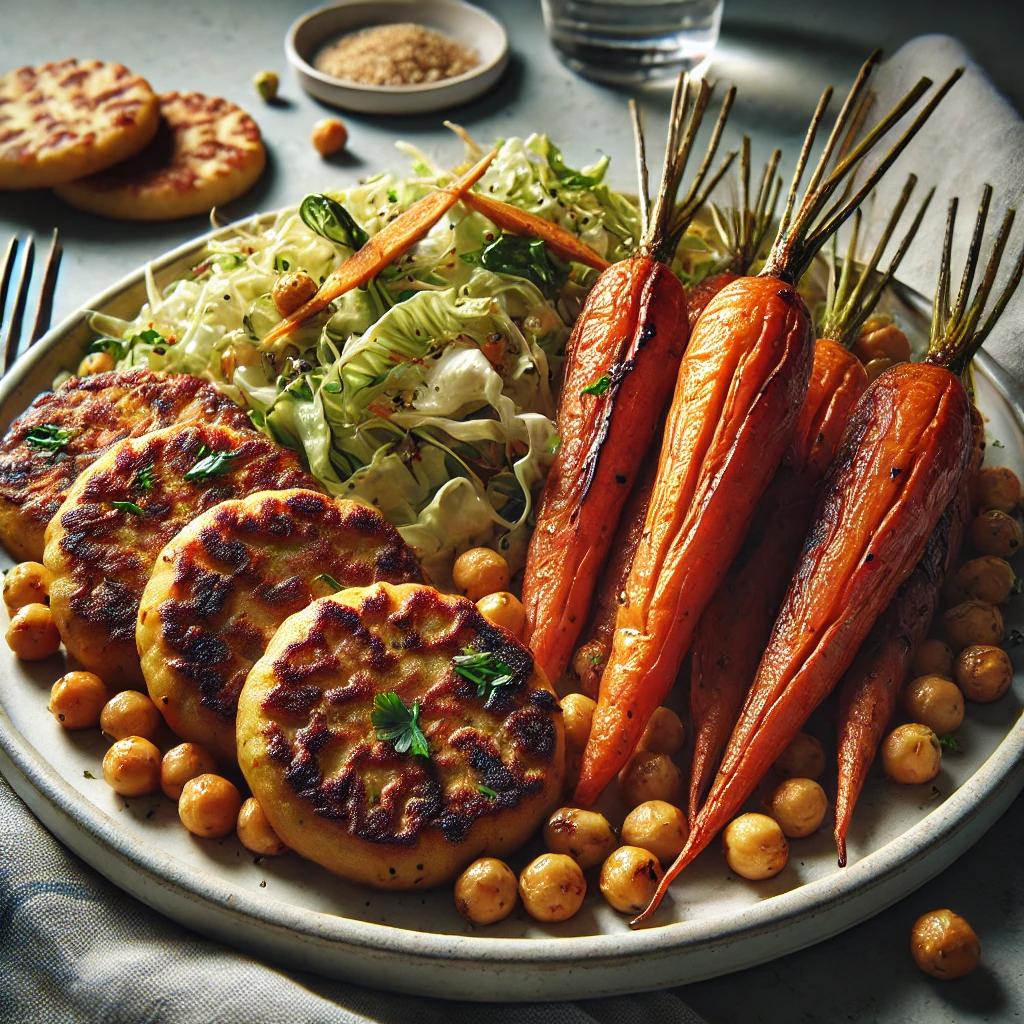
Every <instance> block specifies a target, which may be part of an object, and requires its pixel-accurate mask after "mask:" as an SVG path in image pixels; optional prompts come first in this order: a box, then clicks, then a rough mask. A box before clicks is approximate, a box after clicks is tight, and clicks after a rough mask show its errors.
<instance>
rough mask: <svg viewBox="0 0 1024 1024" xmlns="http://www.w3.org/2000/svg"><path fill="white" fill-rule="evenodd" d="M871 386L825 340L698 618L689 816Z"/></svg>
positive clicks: (713, 765)
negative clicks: (769, 471)
mask: <svg viewBox="0 0 1024 1024" xmlns="http://www.w3.org/2000/svg"><path fill="white" fill-rule="evenodd" d="M867 384H868V379H867V375H866V374H865V373H864V369H863V367H862V366H861V364H860V362H859V361H858V360H857V359H856V358H855V357H854V356H852V355H851V354H850V353H849V352H847V351H846V349H844V348H842V347H841V346H839V345H837V344H836V343H835V342H833V341H828V340H821V341H819V342H818V343H817V345H816V346H815V351H814V367H813V369H812V371H811V384H810V387H809V388H808V390H807V397H806V398H805V400H804V403H803V407H802V408H801V410H800V416H799V419H798V421H797V429H796V434H795V436H794V439H793V444H792V445H791V448H790V451H789V452H788V454H787V459H786V462H784V463H783V465H782V466H780V467H779V469H778V472H777V473H776V474H775V478H774V479H773V480H772V482H771V484H770V485H769V487H768V490H767V491H765V493H764V495H763V496H762V498H761V501H760V503H759V504H758V508H757V511H756V513H755V515H754V524H753V526H752V527H751V530H750V533H749V534H748V535H747V537H746V539H745V540H744V542H743V547H742V548H741V549H740V554H739V556H738V557H737V559H736V561H735V562H734V563H733V564H732V566H730V568H729V572H728V575H727V576H726V577H725V579H724V580H723V582H722V584H721V585H720V586H719V588H718V590H717V591H716V592H715V596H714V598H713V599H712V601H711V603H710V604H709V605H708V607H707V609H706V610H705V611H704V614H703V615H702V616H701V618H700V624H699V626H698V627H697V632H696V634H695V636H694V641H693V668H692V673H691V677H690V678H691V683H690V715H691V718H692V721H693V743H694V751H693V768H692V770H691V773H690V806H689V811H690V818H691V819H692V818H694V817H695V816H696V814H697V811H698V810H699V807H700V801H701V799H702V798H703V796H704V793H705V792H706V791H707V787H708V784H709V783H710V781H711V776H712V774H713V773H714V771H715V769H716V768H717V767H718V760H719V758H720V757H721V755H722V751H723V750H724V749H725V744H726V741H727V740H728V738H729V734H730V733H731V732H732V729H733V726H734V725H735V724H736V719H737V717H738V716H739V712H740V708H741V707H742V706H743V699H744V697H746V695H747V690H748V689H749V688H750V684H751V683H752V682H753V680H754V675H755V673H756V672H757V666H758V662H759V661H760V660H761V654H762V652H763V651H764V648H765V644H766V643H767V641H768V636H769V634H770V633H771V628H772V623H773V622H774V621H775V615H776V613H777V612H778V610H779V605H780V604H781V603H782V598H783V596H784V595H785V593H786V587H787V586H788V584H789V580H790V576H791V575H792V572H793V566H794V565H795V564H796V560H797V556H798V555H799V553H800V546H801V545H802V544H803V540H804V536H805V535H806V533H807V528H808V527H809V526H810V523H811V518H812V516H813V515H814V506H815V502H816V500H817V494H818V487H819V484H820V482H821V478H822V476H823V475H824V473H825V471H826V470H827V469H828V466H829V464H830V463H831V461H832V456H833V453H834V452H835V449H836V446H837V445H838V443H839V439H840V437H841V435H842V432H843V429H844V427H845V426H846V420H847V417H848V416H849V414H850V411H851V410H852V409H853V406H854V405H855V403H856V402H857V399H859V398H860V396H861V395H862V394H863V393H864V390H865V389H866V388H867Z"/></svg>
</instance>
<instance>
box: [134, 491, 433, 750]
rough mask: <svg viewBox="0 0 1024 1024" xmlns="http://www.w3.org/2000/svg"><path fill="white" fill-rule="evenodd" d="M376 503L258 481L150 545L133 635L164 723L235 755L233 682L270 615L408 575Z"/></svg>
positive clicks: (406, 579)
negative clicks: (261, 486)
mask: <svg viewBox="0 0 1024 1024" xmlns="http://www.w3.org/2000/svg"><path fill="white" fill-rule="evenodd" d="M422 579H423V576H422V573H421V572H420V568H419V566H418V564H417V563H416V559H415V556H414V555H413V553H412V551H411V550H410V548H409V547H408V546H407V545H406V544H405V542H404V541H403V540H402V538H401V536H400V535H399V533H398V531H397V530H396V529H395V528H394V527H393V526H391V524H390V523H388V522H387V521H386V520H385V519H384V518H383V517H382V516H381V515H380V513H379V512H377V511H375V510H374V509H372V508H367V507H366V506H365V505H359V504H357V503H356V502H353V501H345V500H340V499H339V500H336V499H334V498H331V497H329V496H328V495H325V494H320V493H318V492H316V491H308V490H291V491H261V492H259V493H257V494H252V495H249V497H247V498H241V499H238V500H234V501H225V502H221V504H219V505H217V506H215V507H214V508H212V509H210V510H209V511H207V512H204V513H203V514H202V515H201V516H198V517H197V518H196V519H193V520H192V522H191V523H189V524H188V525H187V526H186V527H185V528H184V529H183V530H182V531H181V532H180V533H179V534H178V535H177V536H176V537H175V538H174V539H173V540H172V541H171V542H170V544H168V545H167V547H166V548H164V550H163V551H162V552H161V553H160V556H159V557H158V558H157V560H156V565H155V566H154V569H153V575H152V576H151V578H150V581H149V583H148V585H147V586H146V590H145V592H144V593H143V596H142V603H141V605H140V607H139V620H138V626H137V627H136V632H135V637H136V641H137V643H138V649H139V654H140V656H141V658H142V672H143V675H144V676H145V677H146V685H147V686H148V687H149V693H150V696H151V697H152V698H153V702H154V703H155V704H156V706H157V707H158V708H159V709H160V710H161V712H163V716H164V718H165V719H166V720H167V724H168V725H169V726H170V727H171V729H172V731H174V732H175V733H177V735H178V736H180V737H181V738H182V739H184V740H190V741H192V742H195V743H201V744H202V745H203V746H205V747H207V748H208V749H209V750H211V751H212V752H213V753H214V754H215V755H216V756H217V757H218V758H219V759H220V760H221V761H222V763H225V764H228V763H231V762H232V761H234V760H235V712H236V710H237V708H238V694H239V692H240V690H241V689H242V684H243V683H244V682H245V677H246V676H247V675H248V674H249V669H250V668H252V666H253V663H254V662H255V661H256V660H257V659H258V658H259V657H261V656H262V654H263V652H264V651H265V650H266V648H267V644H268V643H270V639H271V637H272V636H273V635H274V633H275V632H277V627H278V626H280V625H281V623H282V622H284V620H285V619H286V618H288V616H289V615H293V614H294V613H295V612H297V611H300V610H301V609H303V608H305V607H306V605H308V604H309V603H310V602H311V601H313V600H314V599H316V598H318V597H324V596H326V595H328V594H332V593H334V591H335V589H336V585H337V586H338V587H357V586H368V585H369V584H371V583H377V582H379V581H381V580H384V581H387V582H388V583H418V582H421V581H422Z"/></svg>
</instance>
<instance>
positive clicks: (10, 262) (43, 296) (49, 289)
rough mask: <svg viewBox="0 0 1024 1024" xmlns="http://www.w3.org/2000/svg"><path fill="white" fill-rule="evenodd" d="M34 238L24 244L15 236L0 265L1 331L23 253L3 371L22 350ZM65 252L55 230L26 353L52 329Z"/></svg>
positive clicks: (4, 345)
mask: <svg viewBox="0 0 1024 1024" xmlns="http://www.w3.org/2000/svg"><path fill="white" fill-rule="evenodd" d="M35 244H36V243H35V238H34V237H33V236H32V235H29V236H28V238H26V239H25V241H24V243H21V242H20V241H19V239H18V237H17V235H15V237H14V238H12V239H11V240H10V242H8V243H7V251H6V252H5V253H4V260H3V264H2V265H0V328H2V327H3V323H4V311H5V309H6V307H7V297H8V294H9V293H10V287H11V279H12V278H13V277H14V268H15V264H16V263H17V262H18V253H19V250H20V252H21V269H20V270H19V272H18V284H17V288H16V290H15V293H14V305H13V306H12V307H11V315H10V318H9V319H8V321H7V331H6V334H5V335H4V342H3V349H2V351H3V360H4V364H3V372H4V373H5V374H6V373H7V371H8V370H10V368H11V366H12V364H13V363H14V360H15V359H16V358H17V355H18V349H19V348H20V347H21V337H22V323H23V321H24V318H25V309H26V307H27V306H28V293H29V286H30V285H31V283H32V271H33V269H34V266H35ZM62 253H63V249H62V248H61V245H60V242H59V240H58V235H57V229H56V228H54V229H53V236H52V237H51V239H50V249H49V252H47V254H46V263H45V264H44V266H43V279H42V281H41V282H40V285H39V291H38V294H37V297H36V315H35V320H34V321H33V323H32V331H31V333H30V334H29V336H28V341H27V343H26V345H25V350H26V351H28V349H30V348H31V347H32V346H33V345H34V344H35V343H36V342H37V341H38V340H39V339H40V338H41V337H42V336H43V335H44V334H45V333H46V332H47V330H48V329H49V327H50V315H51V314H52V312H53V292H54V289H55V287H56V285H57V271H58V270H59V269H60V258H61V254H62Z"/></svg>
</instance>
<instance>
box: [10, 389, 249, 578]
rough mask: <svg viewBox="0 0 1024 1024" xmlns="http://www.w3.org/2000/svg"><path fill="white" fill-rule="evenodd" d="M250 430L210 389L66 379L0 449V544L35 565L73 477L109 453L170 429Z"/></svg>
mask: <svg viewBox="0 0 1024 1024" xmlns="http://www.w3.org/2000/svg"><path fill="white" fill-rule="evenodd" d="M191 422H206V423H223V424H225V425H226V426H229V427H233V428H234V429H235V430H246V429H249V428H250V424H249V418H248V417H247V416H246V414H245V413H244V412H243V411H242V410H241V409H240V408H239V407H238V406H237V405H235V403H234V402H232V401H231V400H230V399H229V398H228V397H227V396H226V395H223V394H221V392H219V391H218V390H217V389H216V388H215V387H214V386H213V385H212V384H208V383H207V382H206V381H202V380H200V379H199V378H198V377H191V376H189V375H187V374H166V375H163V374H156V373H151V372H150V371H149V370H143V369H137V370H127V371H125V372H123V373H118V372H110V373H99V374H95V375H94V376H91V377H72V378H71V379H70V380H68V381H66V382H65V383H63V384H62V385H61V386H60V387H58V388H57V389H56V390H55V391H47V392H45V393H44V394H42V395H40V396H39V397H38V398H37V399H36V400H35V401H34V402H33V403H32V405H31V406H30V407H29V408H28V409H27V410H26V411H25V412H24V413H22V415H21V416H19V417H18V418H17V419H16V420H15V421H14V423H13V424H11V427H10V429H9V430H8V431H7V433H6V435H5V436H4V438H3V440H2V441H0V542H2V543H3V545H4V547H6V548H7V550H8V551H9V552H10V553H11V554H12V555H14V557H15V558H18V559H20V560H23V561H24V560H32V561H36V562H38V561H42V558H43V547H44V533H45V530H46V526H47V523H49V521H50V520H51V519H52V518H53V517H54V515H56V513H57V509H59V508H60V506H61V504H62V503H63V501H64V499H65V498H66V497H67V494H68V491H69V490H70V489H71V485H72V484H73V483H74V482H75V480H76V479H77V478H78V476H79V475H80V474H81V473H82V472H83V471H84V470H85V469H87V468H88V467H89V466H91V465H92V463H93V462H95V461H96V459H97V458H99V456H100V455H102V454H103V452H105V451H106V450H107V449H108V448H110V446H111V445H113V444H116V443H117V442H118V441H123V440H124V439H125V438H126V437H138V436H140V435H142V434H147V433H149V432H150V431H151V430H160V429H162V428H164V427H169V426H172V425H173V424H175V423H191Z"/></svg>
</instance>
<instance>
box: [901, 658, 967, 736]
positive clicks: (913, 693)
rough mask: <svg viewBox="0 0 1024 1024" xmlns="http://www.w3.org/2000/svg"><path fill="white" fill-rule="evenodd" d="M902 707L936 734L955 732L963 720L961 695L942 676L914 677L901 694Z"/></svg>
mask: <svg viewBox="0 0 1024 1024" xmlns="http://www.w3.org/2000/svg"><path fill="white" fill-rule="evenodd" d="M968 650H970V648H968ZM903 707H904V709H905V710H906V712H907V714H908V715H910V717H911V718H912V719H913V720H914V721H915V722H920V723H921V724H922V725H927V726H928V728H929V729H931V730H932V731H933V732H935V733H936V734H937V735H940V736H946V735H948V734H949V733H951V732H956V730H957V729H959V728H960V726H961V724H962V723H963V720H964V695H963V694H962V693H961V692H960V687H959V686H957V685H956V683H954V682H953V681H952V680H951V679H946V677H945V676H918V677H917V678H916V679H915V680H913V682H911V683H910V685H909V686H908V687H907V688H906V690H905V691H904V693H903Z"/></svg>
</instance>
